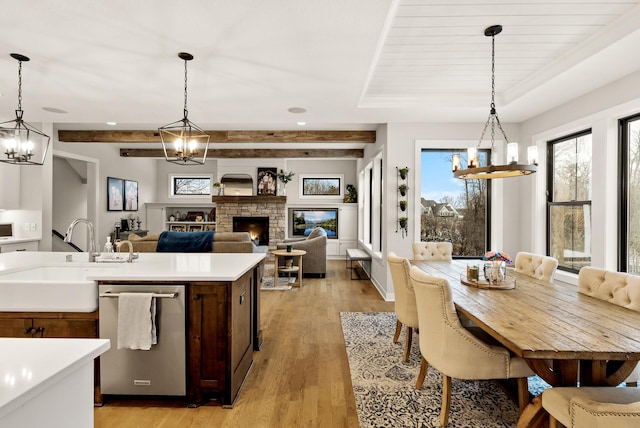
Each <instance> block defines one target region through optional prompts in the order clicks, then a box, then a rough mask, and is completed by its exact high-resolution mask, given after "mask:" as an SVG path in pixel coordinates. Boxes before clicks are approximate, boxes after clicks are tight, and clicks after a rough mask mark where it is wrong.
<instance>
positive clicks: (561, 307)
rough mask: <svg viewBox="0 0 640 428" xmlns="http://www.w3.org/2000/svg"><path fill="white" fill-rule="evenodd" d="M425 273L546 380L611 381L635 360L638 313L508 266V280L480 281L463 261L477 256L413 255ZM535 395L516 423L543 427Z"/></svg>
mask: <svg viewBox="0 0 640 428" xmlns="http://www.w3.org/2000/svg"><path fill="white" fill-rule="evenodd" d="M411 263H412V265H414V266H417V267H418V268H420V269H421V270H423V271H424V272H426V273H427V274H428V275H431V276H435V277H439V278H445V279H447V280H448V282H449V285H450V287H451V290H452V296H453V301H454V305H455V307H456V310H457V311H458V313H459V314H462V315H463V316H464V317H466V318H468V319H469V320H471V321H472V322H473V323H474V324H475V325H477V326H478V327H480V328H481V329H482V330H483V331H485V332H486V333H488V334H489V335H491V336H492V337H493V338H494V339H495V340H497V341H498V342H500V343H501V344H502V345H503V346H504V347H505V348H507V349H509V350H510V351H511V352H512V353H513V354H514V355H517V356H518V357H521V358H523V359H524V360H525V361H526V363H527V364H528V365H529V367H530V368H531V369H532V370H533V371H534V372H535V373H536V374H537V375H538V376H540V378H542V379H543V380H544V381H546V382H547V383H548V384H550V385H551V386H596V385H610V386H611V385H618V384H620V383H621V382H624V380H625V379H626V378H627V377H628V376H629V374H630V373H631V372H632V371H633V369H634V368H635V366H636V364H637V363H638V360H640V312H636V311H633V310H630V309H627V308H624V307H621V306H617V305H615V304H612V303H609V302H606V301H604V300H599V299H596V298H593V297H590V296H586V295H583V294H581V293H579V292H578V289H577V286H575V285H572V284H568V283H563V282H559V281H556V282H554V283H549V282H546V281H542V280H539V279H536V278H534V277H531V276H527V275H524V274H522V273H518V272H516V271H515V270H514V269H512V268H507V274H506V281H507V282H509V283H514V284H515V287H513V288H511V289H507V288H484V287H485V286H486V281H482V280H481V281H478V282H476V281H470V280H469V279H468V278H467V277H466V272H467V267H468V266H470V265H474V264H475V265H480V266H482V265H483V264H484V261H482V260H468V259H454V260H452V261H423V260H414V261H412V262H411ZM546 418H547V414H546V412H545V411H544V410H543V409H542V403H541V399H540V396H537V397H534V398H533V400H532V401H531V403H530V404H529V405H528V406H527V408H526V409H525V410H524V411H523V413H522V414H521V415H520V419H519V420H518V425H517V426H518V428H520V427H536V426H542V425H544V424H545V423H546V422H545V421H546Z"/></svg>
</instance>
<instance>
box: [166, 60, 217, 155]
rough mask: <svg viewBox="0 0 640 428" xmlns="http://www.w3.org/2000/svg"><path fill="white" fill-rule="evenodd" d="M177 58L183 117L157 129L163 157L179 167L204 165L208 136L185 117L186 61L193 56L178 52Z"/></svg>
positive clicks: (186, 112)
mask: <svg viewBox="0 0 640 428" xmlns="http://www.w3.org/2000/svg"><path fill="white" fill-rule="evenodd" d="M178 57H179V58H180V59H182V60H184V110H183V113H184V115H183V117H182V119H180V120H178V121H176V122H173V123H170V124H168V125H165V126H163V127H161V128H158V131H159V132H160V139H161V140H162V148H163V150H164V157H165V159H166V160H167V162H172V163H177V164H179V165H204V163H205V161H206V160H207V150H208V149H209V138H210V136H209V134H207V133H205V132H204V131H203V130H202V129H200V128H199V127H198V126H196V125H195V124H194V123H192V122H191V121H190V120H189V119H188V117H187V116H188V115H189V112H188V110H187V61H191V60H192V59H193V55H191V54H189V53H187V52H180V53H179V54H178Z"/></svg>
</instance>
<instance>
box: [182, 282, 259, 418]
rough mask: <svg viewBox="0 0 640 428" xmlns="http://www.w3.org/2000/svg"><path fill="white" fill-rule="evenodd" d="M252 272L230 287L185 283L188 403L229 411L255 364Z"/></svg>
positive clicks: (226, 284)
mask: <svg viewBox="0 0 640 428" xmlns="http://www.w3.org/2000/svg"><path fill="white" fill-rule="evenodd" d="M253 278H254V275H253V271H249V272H247V273H246V274H245V275H243V276H242V277H241V278H240V279H238V280H237V281H234V282H211V283H199V282H197V283H190V284H189V288H188V290H189V300H188V302H189V310H188V313H189V317H188V318H189V319H188V323H189V326H188V329H187V331H188V332H189V333H188V334H189V338H188V352H189V360H188V361H189V363H188V364H189V369H188V372H189V382H188V384H187V389H188V394H187V395H188V399H189V401H190V403H191V405H192V406H196V405H200V404H202V403H204V402H205V401H206V400H209V399H216V400H218V401H219V402H220V403H221V404H222V405H226V406H232V405H233V403H234V402H235V399H236V397H237V396H238V392H239V391H240V387H241V385H242V383H243V382H244V379H245V377H246V376H247V373H248V372H249V369H250V368H251V365H252V363H253V337H252V331H251V330H252V327H251V325H252V324H251V322H252V312H251V309H252V305H251V301H252V298H253V296H252V281H253Z"/></svg>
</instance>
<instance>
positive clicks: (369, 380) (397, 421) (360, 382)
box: [340, 312, 548, 428]
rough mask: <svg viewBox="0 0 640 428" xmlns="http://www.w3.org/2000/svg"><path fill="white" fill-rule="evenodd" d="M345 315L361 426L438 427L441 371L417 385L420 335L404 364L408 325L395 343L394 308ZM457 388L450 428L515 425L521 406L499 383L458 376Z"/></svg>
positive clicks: (535, 381)
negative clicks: (389, 310)
mask: <svg viewBox="0 0 640 428" xmlns="http://www.w3.org/2000/svg"><path fill="white" fill-rule="evenodd" d="M340 318H341V320H342V331H343V332H344V341H345V344H346V348H347V356H348V357H349V368H350V370H351V382H352V384H353V392H354V394H355V397H356V408H357V410H358V418H359V419H360V427H420V428H426V427H439V426H440V424H439V417H440V404H441V397H442V375H441V374H440V373H439V372H438V371H437V370H436V369H434V368H433V367H431V366H430V367H429V371H428V374H427V377H426V378H425V381H424V385H423V386H422V389H421V390H420V391H417V390H416V389H415V381H416V379H417V377H418V372H419V371H420V348H419V343H418V342H419V337H418V335H416V334H414V337H413V342H412V348H411V355H410V357H409V361H407V362H406V363H404V362H402V354H403V346H404V340H405V335H404V329H403V333H402V334H401V335H400V340H399V342H398V343H397V344H393V343H392V339H393V334H394V332H395V325H396V317H395V314H394V313H393V312H341V313H340ZM452 386H453V392H452V395H451V411H450V414H449V424H448V425H447V426H448V427H482V428H487V427H515V426H516V422H517V420H518V409H517V407H516V405H515V404H514V403H513V402H512V401H511V400H509V398H508V397H507V395H506V394H505V393H504V391H503V390H502V389H501V388H500V387H499V386H498V385H497V384H495V383H494V382H491V381H465V380H459V379H453V381H452ZM545 387H548V385H546V383H544V382H543V381H542V380H541V379H539V378H538V377H536V376H534V377H532V378H530V379H529V390H530V392H532V393H534V394H538V393H540V392H541V391H542V390H543V389H544V388H545Z"/></svg>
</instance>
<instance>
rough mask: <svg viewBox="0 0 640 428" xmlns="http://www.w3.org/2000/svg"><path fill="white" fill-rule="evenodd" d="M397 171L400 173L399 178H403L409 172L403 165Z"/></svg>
mask: <svg viewBox="0 0 640 428" xmlns="http://www.w3.org/2000/svg"><path fill="white" fill-rule="evenodd" d="M398 172H399V173H400V178H402V179H403V180H404V179H405V178H407V173H408V172H409V168H408V167H406V166H405V167H404V168H400V169H399V170H398Z"/></svg>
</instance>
